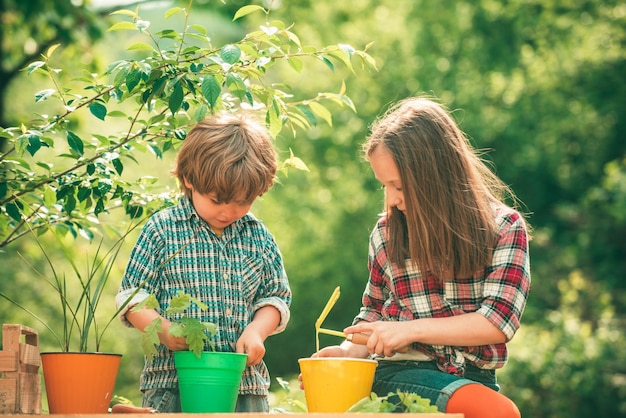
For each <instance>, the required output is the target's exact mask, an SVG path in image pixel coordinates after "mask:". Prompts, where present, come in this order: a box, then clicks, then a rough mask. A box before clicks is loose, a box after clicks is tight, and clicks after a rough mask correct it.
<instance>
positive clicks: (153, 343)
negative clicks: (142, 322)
mask: <svg viewBox="0 0 626 418" xmlns="http://www.w3.org/2000/svg"><path fill="white" fill-rule="evenodd" d="M137 306H139V305H137ZM161 322H162V320H161V318H156V319H154V320H153V321H152V322H150V324H148V326H147V327H146V328H145V329H144V332H143V335H142V339H141V346H142V348H143V352H144V353H146V356H147V357H152V356H155V355H156V354H157V349H156V348H157V347H158V346H159V345H160V344H161V341H160V340H159V333H160V332H161Z"/></svg>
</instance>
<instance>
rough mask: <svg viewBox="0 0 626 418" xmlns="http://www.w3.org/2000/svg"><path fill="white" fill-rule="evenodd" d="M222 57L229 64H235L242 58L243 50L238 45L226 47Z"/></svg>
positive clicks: (222, 51)
mask: <svg viewBox="0 0 626 418" xmlns="http://www.w3.org/2000/svg"><path fill="white" fill-rule="evenodd" d="M220 57H221V58H222V59H223V60H224V62H227V63H228V64H235V63H236V62H237V61H239V58H240V57H241V49H239V47H238V46H237V45H233V44H228V45H225V46H224V47H223V48H222V50H221V51H220Z"/></svg>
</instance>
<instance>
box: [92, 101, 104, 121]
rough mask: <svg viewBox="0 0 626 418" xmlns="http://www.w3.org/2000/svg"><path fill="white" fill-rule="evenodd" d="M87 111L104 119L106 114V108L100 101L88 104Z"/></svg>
mask: <svg viewBox="0 0 626 418" xmlns="http://www.w3.org/2000/svg"><path fill="white" fill-rule="evenodd" d="M89 111H90V112H91V114H92V115H94V116H95V117H97V118H98V119H100V120H104V118H105V117H106V115H107V108H106V106H104V105H103V104H102V103H98V102H94V103H91V104H90V105H89Z"/></svg>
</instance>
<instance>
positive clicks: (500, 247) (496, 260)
mask: <svg viewBox="0 0 626 418" xmlns="http://www.w3.org/2000/svg"><path fill="white" fill-rule="evenodd" d="M503 222H506V223H508V224H509V226H508V228H504V229H502V230H501V233H500V237H499V240H498V244H497V245H496V247H495V249H494V252H493V257H492V263H491V266H490V268H489V273H488V275H487V277H486V279H485V284H484V296H485V299H484V301H483V303H482V305H481V307H480V309H479V310H478V312H479V313H481V314H482V315H484V316H485V317H486V318H487V319H488V320H489V321H490V322H491V323H493V324H494V325H495V326H496V327H498V329H500V330H501V331H502V332H503V333H504V335H505V336H506V338H507V341H509V340H511V339H512V338H513V336H514V335H515V333H516V332H517V330H518V329H519V327H520V320H521V316H522V313H523V312H524V308H525V306H526V300H527V298H528V293H529V289H530V260H529V255H528V235H527V232H526V227H525V224H524V221H523V219H522V218H521V217H520V216H519V215H511V216H509V217H507V218H505V219H504V220H503Z"/></svg>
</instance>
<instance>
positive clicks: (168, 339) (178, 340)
mask: <svg viewBox="0 0 626 418" xmlns="http://www.w3.org/2000/svg"><path fill="white" fill-rule="evenodd" d="M159 340H161V343H163V345H165V346H166V347H167V348H168V349H170V350H171V351H183V350H189V345H187V341H186V339H185V337H172V336H171V335H170V334H169V332H168V333H167V335H165V333H161V334H159Z"/></svg>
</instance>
